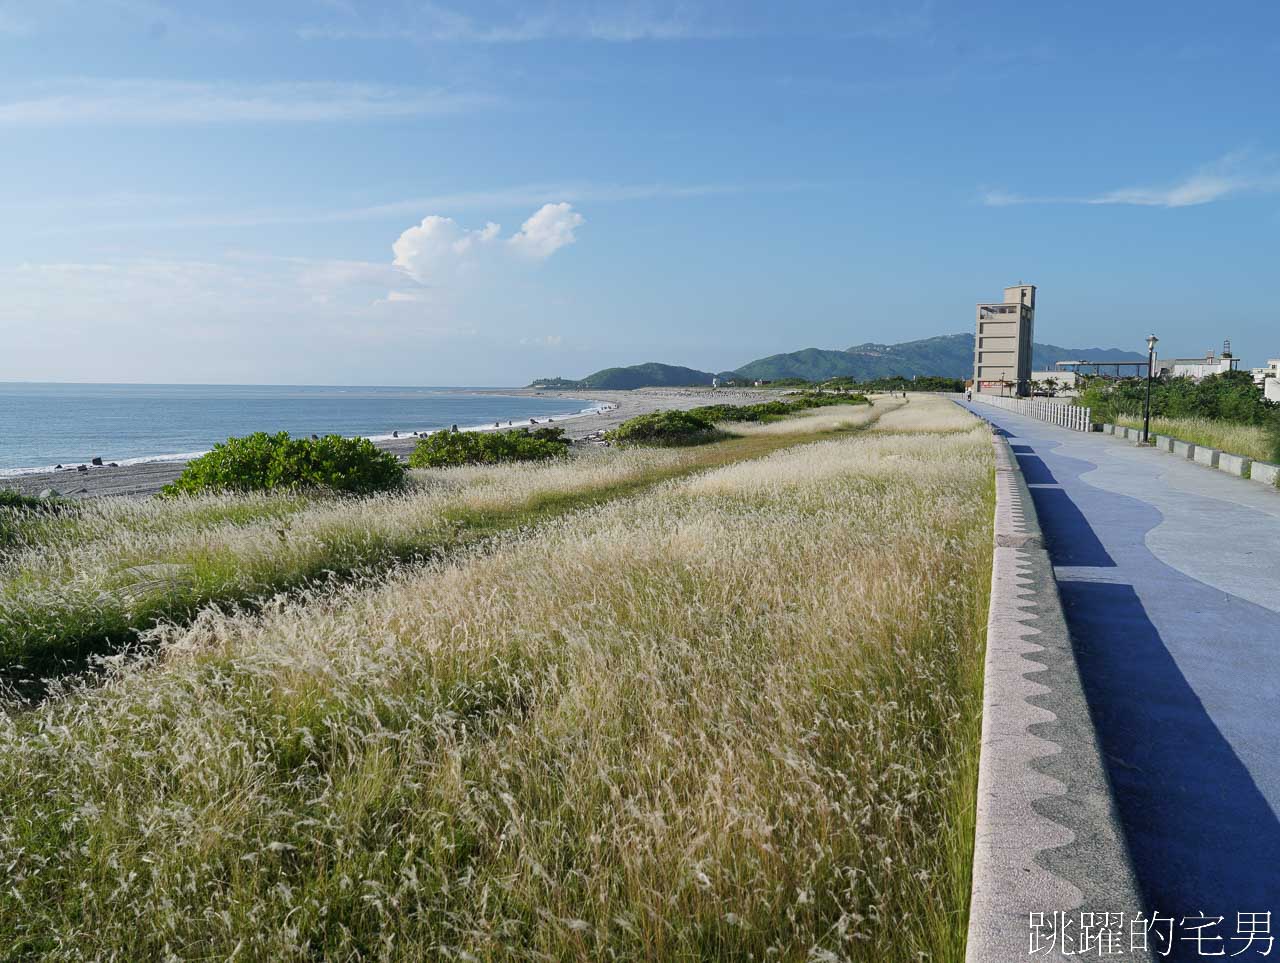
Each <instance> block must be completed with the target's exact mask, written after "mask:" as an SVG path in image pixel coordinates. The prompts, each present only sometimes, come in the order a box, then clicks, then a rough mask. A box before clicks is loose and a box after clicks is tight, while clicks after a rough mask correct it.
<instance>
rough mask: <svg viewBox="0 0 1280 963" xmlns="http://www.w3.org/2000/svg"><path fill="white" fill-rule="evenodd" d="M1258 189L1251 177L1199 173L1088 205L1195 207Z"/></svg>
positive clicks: (1090, 201) (1103, 196) (1128, 190)
mask: <svg viewBox="0 0 1280 963" xmlns="http://www.w3.org/2000/svg"><path fill="white" fill-rule="evenodd" d="M1255 186H1257V185H1256V183H1255V182H1254V181H1252V180H1251V179H1249V178H1242V177H1219V176H1214V175H1205V174H1197V175H1196V176H1194V177H1188V178H1187V179H1186V180H1184V181H1181V182H1180V183H1177V184H1174V185H1173V186H1172V187H1157V188H1152V187H1125V188H1121V189H1120V190H1116V191H1108V192H1107V193H1106V194H1100V195H1099V196H1097V197H1091V198H1089V199H1088V200H1087V201H1086V203H1088V204H1136V205H1138V206H1141V207H1194V206H1195V205H1197V204H1209V203H1211V202H1213V201H1218V200H1221V199H1222V198H1224V197H1227V196H1229V195H1231V194H1237V193H1239V192H1241V191H1245V190H1250V189H1251V188H1253V187H1255Z"/></svg>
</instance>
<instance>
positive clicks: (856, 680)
mask: <svg viewBox="0 0 1280 963" xmlns="http://www.w3.org/2000/svg"><path fill="white" fill-rule="evenodd" d="M886 407H887V406H886ZM851 414H855V413H851ZM856 414H857V417H858V418H863V417H864V415H863V414H862V413H856ZM891 416H896V418H895V420H894V422H892V423H890V422H888V421H887V419H889V418H890V417H891ZM832 417H836V416H833V415H831V414H830V413H828V412H820V413H816V414H814V415H811V416H806V417H801V418H796V419H794V420H793V421H792V422H790V423H789V424H791V426H792V430H793V431H794V432H795V434H793V435H791V436H789V437H788V436H786V435H777V430H778V429H780V428H781V426H782V425H783V424H784V423H777V424H773V425H766V426H761V427H760V428H759V429H756V428H754V426H753V428H752V430H759V431H763V432H767V433H768V434H766V435H765V439H772V438H776V439H780V440H778V443H777V445H776V446H770V445H765V444H763V442H762V441H761V439H755V438H744V439H739V440H738V441H737V442H732V441H731V442H722V443H719V444H718V445H712V446H707V448H706V450H705V451H703V452H702V453H699V452H698V450H697V449H688V450H680V451H678V452H673V451H669V450H664V451H661V452H643V451H638V452H630V453H627V455H626V456H625V457H626V458H639V459H645V458H650V457H653V458H656V459H660V460H662V459H666V460H671V461H672V464H676V463H679V464H680V465H683V464H684V463H683V462H680V459H686V458H693V459H699V458H700V459H703V460H702V461H701V462H699V463H698V466H697V467H696V470H689V471H681V472H678V473H674V474H672V475H671V476H670V477H667V478H665V479H659V480H656V481H654V483H653V484H651V485H648V486H646V487H644V488H639V489H635V488H631V489H610V492H609V493H608V497H602V498H599V499H595V500H592V501H589V502H587V503H585V504H584V505H582V506H580V507H578V508H576V509H574V510H571V511H564V512H559V513H556V514H551V515H546V516H542V517H538V518H532V519H529V520H528V523H527V524H520V525H516V526H511V525H505V524H504V525H502V526H498V527H496V528H494V529H493V530H492V531H491V533H490V534H489V536H488V537H486V538H484V539H483V540H476V541H471V542H467V543H465V544H462V545H460V546H459V547H458V548H457V549H456V551H453V552H450V553H446V554H440V555H437V556H433V557H430V558H425V559H422V560H420V561H417V562H414V563H412V564H404V565H400V566H397V567H395V568H392V569H389V570H385V571H379V572H376V573H369V574H367V575H365V576H356V577H353V578H351V579H348V580H345V581H341V582H337V581H330V582H316V583H313V584H309V585H307V586H304V587H302V588H300V589H298V590H296V591H293V592H291V593H288V594H284V595H281V596H279V597H277V598H276V599H274V600H273V601H269V602H264V603H261V604H259V605H257V606H255V607H254V608H253V609H252V610H244V611H235V610H233V609H230V608H228V607H226V606H222V607H216V606H215V607H208V608H205V609H203V610H202V611H201V612H200V613H198V614H197V615H195V616H194V617H193V618H192V619H191V620H189V621H187V622H185V623H179V624H172V625H169V626H164V625H161V626H159V627H157V628H154V629H152V630H150V632H149V633H148V634H147V637H146V639H145V642H146V646H145V647H144V648H143V649H141V650H140V654H137V655H135V656H134V657H132V658H127V659H126V658H121V659H119V660H117V661H115V662H113V663H111V664H109V665H108V666H107V667H106V668H105V669H104V670H103V671H102V672H100V673H99V674H97V675H94V676H90V677H85V678H83V679H81V680H79V681H77V682H75V683H69V684H68V686H67V687H66V688H65V690H62V691H57V692H54V693H52V694H51V695H49V696H48V697H46V698H45V699H43V700H42V701H41V702H40V703H38V704H36V705H34V706H32V705H23V706H17V705H14V706H13V707H11V710H10V711H9V712H7V713H3V714H0V866H3V867H5V885H4V886H3V887H0V959H17V960H22V959H33V960H34V959H40V960H45V959H49V960H84V959H103V960H163V959H218V960H223V959H235V960H262V961H267V960H321V959H323V960H365V959H371V960H484V961H489V960H494V961H496V960H581V961H594V960H652V961H665V960H724V961H730V960H749V959H755V960H785V961H809V960H830V961H836V960H851V961H877V963H886V961H887V963H893V961H918V960H938V961H960V960H962V959H963V956H964V932H965V925H966V914H967V902H968V894H969V884H970V862H971V851H972V843H973V805H974V796H975V789H976V770H977V754H978V744H979V713H980V706H981V686H982V664H983V658H982V656H983V642H984V631H985V619H986V607H987V593H988V590H989V582H990V571H991V570H990V558H991V516H992V510H993V500H994V494H993V465H992V455H991V444H990V438H989V435H988V433H987V431H986V430H985V429H984V428H983V427H981V426H980V425H979V424H978V423H977V422H976V420H974V419H971V418H970V417H969V416H967V415H965V414H963V413H961V412H960V411H959V409H958V408H956V407H955V406H953V405H951V404H950V403H949V402H945V401H942V400H940V399H933V398H928V397H918V398H914V399H912V400H911V402H910V403H909V404H907V405H905V407H901V408H900V409H899V410H898V411H893V412H889V414H886V415H884V417H882V418H881V419H880V421H879V422H874V419H868V420H866V421H864V422H861V423H859V424H850V423H847V422H845V423H843V424H841V425H836V426H827V423H826V422H825V421H822V419H828V418H832ZM843 417H845V418H847V417H849V416H843ZM808 418H812V419H815V420H814V421H811V422H809V423H808V424H807V425H805V424H803V423H804V422H806V420H807V419H808ZM818 424H821V425H822V426H823V427H822V428H820V429H817V430H820V431H823V432H826V434H822V435H818V436H815V435H814V434H813V432H814V431H815V426H817V425H818ZM735 443H736V444H739V445H743V444H751V445H755V446H757V447H755V448H750V449H744V448H739V449H737V452H738V454H737V455H731V454H721V455H718V456H717V455H715V452H716V451H719V452H729V453H732V452H733V451H734V450H735V449H732V448H720V445H733V444H735ZM748 453H749V454H750V455H751V457H746V455H747V454H748ZM614 454H617V453H614ZM717 458H718V459H719V460H720V464H719V465H718V466H717V464H716V460H717ZM620 464H632V465H634V464H635V463H634V462H625V463H620ZM661 464H662V466H664V467H666V468H671V467H672V465H668V464H667V462H666V461H662V462H661ZM686 467H688V466H686ZM547 470H550V471H563V472H565V473H566V474H565V475H564V476H562V477H561V478H560V479H559V480H557V481H555V482H554V484H556V485H561V484H563V485H574V484H577V485H581V484H583V483H584V482H583V481H582V478H581V477H578V478H577V480H576V481H575V480H574V479H575V476H574V472H575V471H579V470H583V471H586V472H588V473H590V472H594V471H602V470H604V469H603V468H602V467H600V466H597V465H596V464H595V463H594V462H592V461H590V460H588V461H587V462H585V463H584V464H581V465H579V464H577V463H576V462H573V461H570V462H566V463H563V464H562V465H560V466H558V467H554V468H551V469H546V468H535V469H529V468H525V467H513V468H510V469H506V468H501V467H495V468H486V469H477V470H465V471H463V472H458V473H453V474H449V475H448V476H447V479H445V480H442V481H440V482H439V484H440V485H441V486H442V487H441V491H440V493H439V494H437V495H431V496H429V497H431V498H436V497H438V498H441V499H454V500H457V499H462V500H464V501H465V500H467V499H479V503H480V504H484V503H485V499H488V498H494V497H496V498H498V500H499V502H501V503H502V504H503V505H506V504H508V503H507V502H506V501H505V499H507V498H509V497H515V496H514V495H511V494H501V493H503V492H507V493H515V492H526V493H527V491H528V486H530V485H535V487H537V488H538V490H539V491H541V490H542V488H541V487H540V486H542V485H543V484H544V483H549V482H551V481H552V478H551V476H549V475H540V474H539V472H543V471H547ZM610 470H614V469H610ZM507 472H510V475H509V476H508V475H507ZM534 478H537V479H539V481H537V482H536V483H534V482H532V481H530V479H534ZM486 492H488V494H485V493H486ZM422 497H428V496H422ZM521 497H523V496H521ZM526 503H527V501H526ZM247 504H249V505H250V506H251V508H250V509H249V511H250V513H251V514H252V515H253V516H254V517H253V518H251V519H247V520H246V522H245V524H246V525H248V526H250V527H253V526H259V527H260V528H261V529H262V530H263V531H264V532H268V533H269V532H270V531H271V528H270V526H271V525H273V524H276V521H275V520H276V519H287V518H293V519H296V521H295V523H294V525H295V528H296V527H297V526H299V525H310V524H313V523H312V522H304V521H303V520H302V517H300V516H306V514H307V513H308V512H311V511H321V512H324V513H327V514H325V515H324V518H326V519H328V521H327V522H326V524H329V525H338V524H339V519H340V518H341V517H342V513H343V512H345V511H350V512H351V513H352V514H351V516H350V522H349V524H350V528H349V529H348V531H352V532H354V531H357V530H358V526H360V525H367V526H369V527H370V529H371V530H372V531H374V532H379V533H382V532H391V533H394V531H395V526H394V523H393V521H391V520H390V519H393V518H394V517H395V511H399V512H400V513H402V514H406V515H407V516H408V517H409V518H412V519H417V518H421V517H427V516H426V515H419V514H415V513H413V512H410V511H409V510H408V506H406V505H404V504H402V503H401V502H397V501H391V502H388V503H387V504H386V505H385V506H383V507H385V508H389V509H392V510H393V511H392V512H391V513H389V515H390V517H389V518H387V517H383V516H382V515H381V514H380V513H379V512H376V511H374V509H373V508H372V507H371V504H370V503H368V502H359V503H355V504H352V505H349V506H347V507H344V506H343V504H342V503H335V504H333V505H326V506H324V507H323V508H321V509H315V508H310V507H301V508H299V507H298V506H294V505H292V504H288V503H286V504H282V505H279V506H272V505H268V504H266V503H264V502H256V501H249V502H247ZM449 504H454V502H453V501H450V502H449ZM211 505H213V506H214V507H213V508H211V511H212V512H213V515H214V516H215V517H214V518H213V519H212V521H210V522H209V524H208V525H207V526H201V525H199V524H196V523H194V522H191V523H189V524H188V523H184V525H188V527H187V529H185V530H188V531H191V532H194V533H200V532H205V533H222V534H219V535H218V536H217V537H218V538H222V537H224V536H225V530H224V526H225V522H224V521H223V520H222V518H221V513H225V512H227V511H230V510H231V507H232V503H231V502H225V503H224V502H213V503H211ZM158 510H162V511H166V512H168V511H174V512H177V511H179V510H180V509H178V508H164V509H158ZM183 510H185V511H187V512H188V514H191V513H195V514H198V512H196V509H195V506H194V505H188V506H186V508H185V509H183ZM104 511H105V510H104ZM120 511H123V510H122V509H121V510H120ZM143 514H145V512H143ZM431 517H435V516H431ZM113 524H114V525H116V527H112V526H111V525H106V524H105V523H104V527H103V528H102V529H101V531H100V532H99V533H98V536H96V537H99V538H100V539H105V540H106V542H107V543H108V544H115V543H112V542H111V539H120V540H125V539H126V536H125V535H117V534H113V533H115V532H117V531H125V530H128V531H132V532H136V534H134V535H132V536H129V537H134V538H137V539H139V540H140V542H141V543H145V544H148V545H151V544H153V543H151V542H148V541H147V540H148V539H158V540H159V542H157V543H155V544H161V545H170V544H172V545H174V546H175V547H174V548H173V551H175V552H176V551H177V548H176V546H177V545H178V544H179V542H173V543H170V542H169V541H166V539H169V538H171V537H172V535H171V528H170V527H169V526H167V525H161V526H159V529H160V530H159V531H152V528H151V527H149V526H150V523H148V522H144V521H142V520H136V521H135V522H129V523H127V524H126V523H125V522H116V523H113ZM433 524H434V523H433ZM254 530H255V531H256V530H258V529H254ZM325 530H327V529H325ZM209 537H213V535H211V534H210V535H209ZM317 537H319V536H317ZM377 537H379V538H381V537H387V536H384V535H378V536H377ZM264 538H265V539H266V541H268V542H270V538H268V537H266V536H264ZM233 541H234V540H233ZM50 544H56V545H61V546H63V548H62V551H63V552H64V553H67V554H68V555H71V554H73V553H74V548H73V547H72V546H73V544H74V542H73V540H72V539H71V538H70V536H68V538H67V541H65V542H62V541H57V540H54V541H52V542H50ZM126 544H127V541H126ZM236 544H237V545H240V543H239V542H238V541H237V542H236ZM241 550H242V551H245V552H248V551H249V549H248V548H242V549H237V551H241ZM30 551H31V552H35V553H37V555H36V556H30V557H29V558H28V561H30V560H31V558H35V557H37V556H38V553H39V551H40V550H39V549H38V547H37V546H34V545H33V547H32V548H31V549H30ZM46 551H47V550H46ZM141 554H142V555H144V556H145V557H156V556H157V555H159V554H161V553H159V552H157V551H150V550H148V552H145V553H141ZM39 557H43V556H39ZM67 564H68V566H69V568H73V567H74V564H75V563H74V562H72V561H70V560H68V563H67ZM52 570H53V569H52V567H51V568H50V571H52ZM41 571H44V570H41Z"/></svg>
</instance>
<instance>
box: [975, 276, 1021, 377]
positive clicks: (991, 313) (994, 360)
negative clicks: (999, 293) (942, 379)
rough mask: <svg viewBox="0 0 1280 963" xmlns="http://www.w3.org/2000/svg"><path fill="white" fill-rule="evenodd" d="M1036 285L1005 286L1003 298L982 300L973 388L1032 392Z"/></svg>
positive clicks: (976, 341) (979, 310)
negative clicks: (988, 302)
mask: <svg viewBox="0 0 1280 963" xmlns="http://www.w3.org/2000/svg"><path fill="white" fill-rule="evenodd" d="M1035 314H1036V286H1035V285H1034V284H1022V283H1021V282H1019V283H1018V284H1015V285H1013V286H1012V287H1007V288H1005V289H1004V300H1003V301H999V302H995V303H991V304H979V305H978V311H977V315H978V316H977V322H976V323H977V332H976V337H975V338H974V347H973V388H974V390H975V391H977V392H979V393H982V394H998V395H1016V396H1018V397H1026V396H1027V395H1029V394H1031V344H1032V340H1033V338H1032V329H1033V327H1034V324H1035Z"/></svg>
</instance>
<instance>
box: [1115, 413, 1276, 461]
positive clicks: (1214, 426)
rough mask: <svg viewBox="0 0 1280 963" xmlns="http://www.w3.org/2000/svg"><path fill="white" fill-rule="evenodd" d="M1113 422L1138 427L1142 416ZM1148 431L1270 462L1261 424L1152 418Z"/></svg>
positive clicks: (1270, 446)
mask: <svg viewBox="0 0 1280 963" xmlns="http://www.w3.org/2000/svg"><path fill="white" fill-rule="evenodd" d="M1116 424H1119V425H1126V426H1127V427H1129V428H1141V427H1142V418H1141V417H1131V416H1128V415H1121V416H1120V417H1119V418H1117V419H1116ZM1151 434H1153V435H1170V436H1172V437H1174V438H1178V439H1181V440H1182V441H1189V442H1191V443H1192V444H1195V445H1203V446H1205V447H1206V448H1216V449H1217V450H1218V451H1225V452H1230V453H1231V454H1233V455H1246V456H1248V457H1249V458H1252V459H1254V460H1255V461H1266V462H1269V461H1272V460H1273V457H1272V456H1273V452H1274V445H1275V442H1274V440H1273V439H1272V436H1271V434H1270V432H1269V431H1268V430H1267V428H1266V427H1265V426H1262V425H1236V424H1232V423H1231V422H1229V421H1220V420H1218V419H1216V418H1154V417H1153V418H1152V419H1151Z"/></svg>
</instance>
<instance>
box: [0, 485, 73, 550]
mask: <svg viewBox="0 0 1280 963" xmlns="http://www.w3.org/2000/svg"><path fill="white" fill-rule="evenodd" d="M67 508H68V505H67V503H66V502H65V501H63V500H62V499H58V498H36V497H35V496H33V495H24V494H22V492H17V491H14V490H13V489H11V488H0V549H3V548H5V547H7V546H9V545H13V544H15V543H17V542H18V541H20V540H21V538H22V532H23V531H24V529H26V527H27V525H28V523H29V522H31V520H32V519H34V518H38V516H42V515H59V514H62V512H63V511H65V510H66V509H67Z"/></svg>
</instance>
